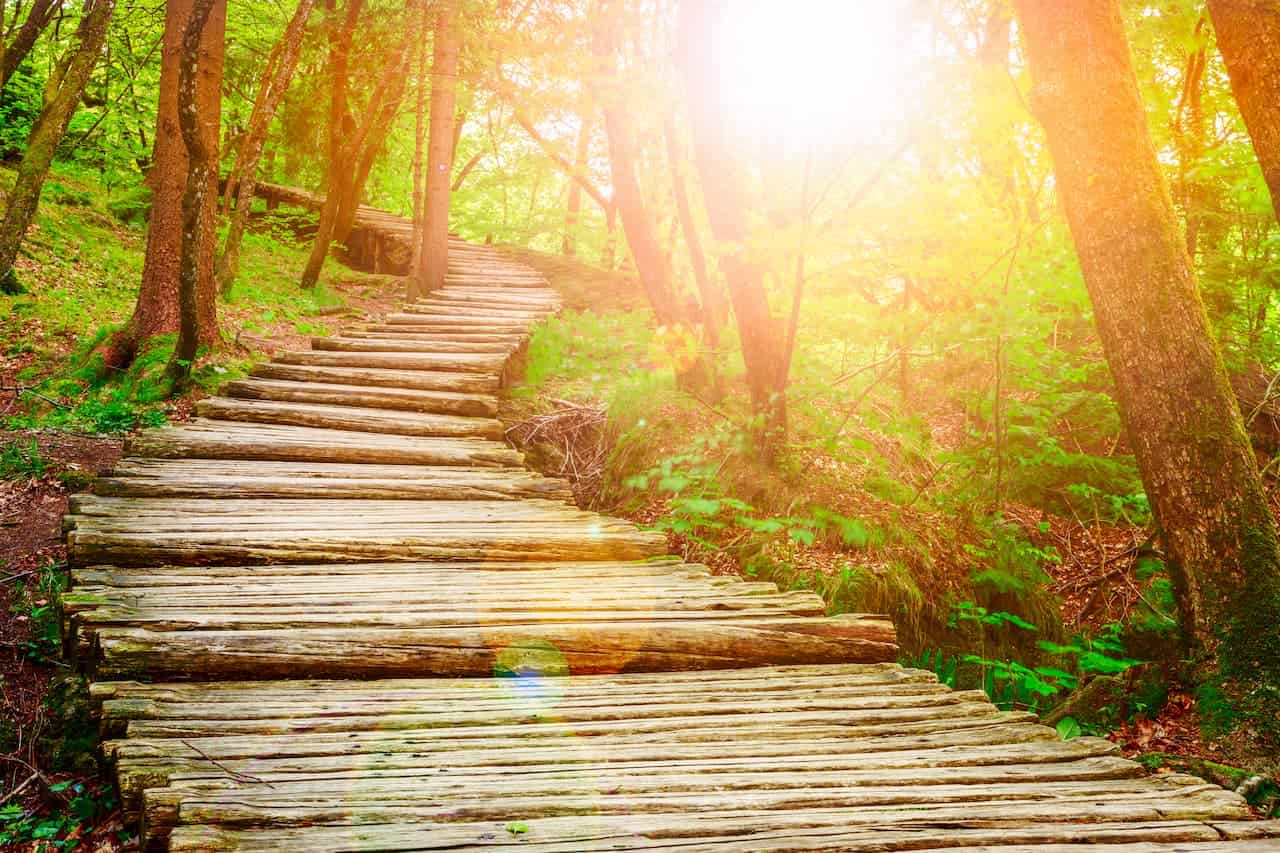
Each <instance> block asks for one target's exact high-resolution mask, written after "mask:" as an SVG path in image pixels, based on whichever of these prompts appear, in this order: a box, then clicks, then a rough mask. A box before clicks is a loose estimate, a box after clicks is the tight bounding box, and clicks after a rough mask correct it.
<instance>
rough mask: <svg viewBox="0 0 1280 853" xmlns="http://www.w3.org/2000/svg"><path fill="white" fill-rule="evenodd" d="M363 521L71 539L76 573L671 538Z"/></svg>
mask: <svg viewBox="0 0 1280 853" xmlns="http://www.w3.org/2000/svg"><path fill="white" fill-rule="evenodd" d="M362 521H363V520H361V521H356V522H350V523H349V524H348V525H346V526H339V525H337V524H334V525H331V526H330V529H328V530H302V531H299V530H295V529H290V528H288V527H258V528H248V527H246V528H244V529H239V530H231V531H225V530H224V531H219V530H205V531H191V532H170V531H161V532H150V531H147V530H146V529H133V530H130V531H125V530H95V529H92V528H77V529H75V530H72V531H71V532H69V533H68V534H67V545H68V551H69V556H70V559H71V561H72V562H73V563H74V564H76V565H85V564H88V563H116V564H120V565H151V564H156V563H165V562H190V563H241V562H243V563H254V562H277V563H278V562H298V563H303V562H317V563H337V562H349V561H352V560H370V561H384V560H385V561H404V562H416V561H422V560H465V559H468V558H472V559H482V560H504V561H505V560H610V559H620V560H635V559H644V558H646V557H650V556H653V555H655V554H658V553H661V552H662V551H664V550H665V548H666V541H665V537H662V536H660V535H655V534H652V533H643V532H638V531H630V530H625V529H619V528H607V529H603V530H602V529H600V528H599V527H598V526H593V525H591V524H588V523H579V524H559V525H542V526H538V525H519V526H508V527H506V528H499V529H495V525H493V524H485V523H476V524H471V525H462V524H457V525H448V526H447V525H443V524H436V525H428V524H419V525H416V526H414V525H412V524H405V525H382V526H379V527H372V528H369V527H366V526H364V525H363V524H362V523H361V522H362Z"/></svg>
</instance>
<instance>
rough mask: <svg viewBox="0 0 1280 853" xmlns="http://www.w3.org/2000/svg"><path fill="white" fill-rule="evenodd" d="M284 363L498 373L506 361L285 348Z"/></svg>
mask: <svg viewBox="0 0 1280 853" xmlns="http://www.w3.org/2000/svg"><path fill="white" fill-rule="evenodd" d="M275 360H276V361H277V362H279V363H281V364H303V365H308V366H313V367H315V366H322V367H375V368H379V369H385V370H424V371H432V372H440V371H460V372H464V373H481V374H485V375H486V377H487V378H494V377H496V376H498V375H499V374H500V373H501V372H502V369H503V367H504V366H505V365H506V361H507V359H506V357H505V356H504V355H501V354H492V355H490V354H485V353H481V354H476V353H447V354H446V353H420V352H314V351H313V352H282V353H277V354H276V356H275Z"/></svg>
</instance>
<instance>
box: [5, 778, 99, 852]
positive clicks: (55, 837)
mask: <svg viewBox="0 0 1280 853" xmlns="http://www.w3.org/2000/svg"><path fill="white" fill-rule="evenodd" d="M49 791H50V793H51V794H53V795H55V796H58V797H63V798H65V799H66V806H65V807H64V808H61V809H59V810H57V811H54V812H34V813H29V812H27V811H26V810H25V809H24V808H23V807H22V805H21V804H19V803H8V804H6V805H4V806H0V845H4V846H6V847H10V848H16V847H17V846H19V845H23V844H34V845H36V849H40V850H73V849H75V848H77V847H78V846H79V844H80V836H81V834H82V833H83V831H84V829H85V827H87V826H91V825H92V824H93V823H94V822H95V821H96V820H98V819H99V818H101V817H103V816H105V815H106V814H108V813H110V812H111V811H112V810H114V809H115V808H116V805H117V801H116V797H115V794H114V793H113V792H112V790H111V788H110V787H109V786H105V785H103V786H91V785H88V784H86V783H84V782H78V781H74V780H65V781H61V782H54V783H53V784H52V785H50V786H49Z"/></svg>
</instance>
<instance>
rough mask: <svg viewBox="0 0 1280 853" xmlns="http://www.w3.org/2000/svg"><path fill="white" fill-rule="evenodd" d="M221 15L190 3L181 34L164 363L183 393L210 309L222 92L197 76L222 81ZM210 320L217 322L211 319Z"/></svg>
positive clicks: (216, 5)
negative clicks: (174, 324) (173, 254)
mask: <svg viewBox="0 0 1280 853" xmlns="http://www.w3.org/2000/svg"><path fill="white" fill-rule="evenodd" d="M226 12H227V4H226V0H195V2H194V4H193V5H192V7H191V15H190V16H189V17H188V19H187V23H186V26H185V27H184V29H183V32H182V49H181V52H180V54H179V62H178V103H177V107H178V129H179V132H180V133H181V135H182V144H183V146H184V147H185V148H186V152H187V178H186V185H185V186H184V188H183V193H182V247H181V253H180V255H179V268H178V320H179V323H178V343H177V345H176V346H175V347H174V350H173V358H172V360H171V361H170V362H169V376H170V378H171V379H172V380H173V383H174V387H175V389H178V390H182V389H183V388H185V386H186V384H187V381H188V380H189V378H190V376H191V365H192V362H194V361H195V358H196V351H197V349H198V348H199V346H200V344H201V342H202V341H203V340H206V339H207V337H208V335H207V333H206V330H205V329H204V328H203V327H204V326H205V324H206V322H207V320H206V311H207V309H208V308H212V307H213V288H212V277H213V239H212V236H211V232H212V231H213V229H214V226H215V223H214V222H213V218H214V203H215V199H216V196H217V193H218V183H217V163H218V159H217V158H218V149H217V141H218V125H219V116H220V114H221V111H222V91H221V86H218V87H217V88H215V89H213V90H210V89H208V88H207V87H202V86H201V85H200V76H201V75H202V74H203V75H206V76H207V75H208V74H209V73H210V72H214V73H216V75H217V77H218V78H221V76H222V60H223V52H224V43H223V34H224V32H225V28H226ZM208 34H212V36H213V40H212V41H211V40H210V39H209V38H206V36H207V35H208ZM211 129H212V133H211V132H210V130H211ZM211 141H212V143H213V144H212V145H211V144H210V142H211ZM202 303H205V306H202ZM206 306H207V307H206ZM202 307H206V310H202ZM212 319H214V322H216V315H214V317H213V318H212ZM215 330H216V328H215Z"/></svg>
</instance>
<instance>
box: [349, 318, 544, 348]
mask: <svg viewBox="0 0 1280 853" xmlns="http://www.w3.org/2000/svg"><path fill="white" fill-rule="evenodd" d="M343 335H344V336H346V337H354V338H373V337H387V336H391V335H394V336H397V337H401V338H404V339H412V340H425V341H440V340H459V341H467V342H471V343H503V344H508V345H510V346H518V345H519V344H520V343H521V342H522V341H524V340H525V338H527V337H528V336H527V335H526V334H524V333H523V332H430V331H422V330H420V329H419V328H418V327H416V326H411V325H406V324H400V325H396V324H393V323H380V324H369V325H364V326H358V327H356V328H353V329H347V330H345V331H344V332H343Z"/></svg>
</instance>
